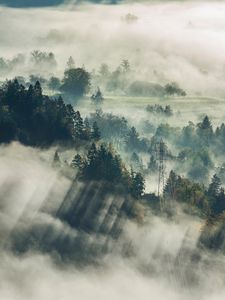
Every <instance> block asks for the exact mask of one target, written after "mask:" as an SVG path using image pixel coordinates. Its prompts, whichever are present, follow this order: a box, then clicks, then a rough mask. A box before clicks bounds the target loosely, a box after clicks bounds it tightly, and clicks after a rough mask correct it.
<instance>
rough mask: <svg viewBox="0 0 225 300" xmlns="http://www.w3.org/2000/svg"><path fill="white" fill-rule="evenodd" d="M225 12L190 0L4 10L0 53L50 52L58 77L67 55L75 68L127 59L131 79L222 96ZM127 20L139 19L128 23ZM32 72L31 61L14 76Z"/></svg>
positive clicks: (221, 6)
mask: <svg viewBox="0 0 225 300" xmlns="http://www.w3.org/2000/svg"><path fill="white" fill-rule="evenodd" d="M224 11H225V3H224V2H197V3H194V2H189V1H188V2H167V3H155V2H154V3H148V4H147V3H142V4H137V3H134V4H129V5H128V4H121V5H116V6H103V5H97V6H96V5H88V4H85V5H78V6H69V7H68V6H61V7H59V8H54V9H50V8H48V9H29V10H27V9H24V10H23V9H20V10H17V9H10V8H1V9H0V13H1V20H0V25H1V27H0V28H1V30H0V33H1V35H0V36H1V38H0V41H1V46H0V51H1V56H4V57H6V58H12V57H13V56H14V55H16V54H17V53H18V52H20V53H24V52H25V53H27V55H28V54H29V52H30V51H32V50H34V49H40V50H43V51H52V52H54V53H55V54H56V58H57V61H58V74H61V75H62V73H63V70H64V69H65V66H66V61H67V59H68V57H69V56H70V55H72V56H73V57H74V60H75V63H76V65H77V66H82V65H84V66H85V67H86V68H87V69H88V70H92V69H93V68H95V69H96V71H97V70H98V68H99V66H100V64H101V63H102V62H105V63H108V64H109V66H110V68H111V69H112V70H113V69H115V68H116V67H117V66H118V65H119V64H120V62H121V60H122V59H124V58H127V59H129V60H130V63H131V66H132V69H133V70H134V71H135V72H136V75H134V78H136V79H139V80H141V79H142V80H143V79H144V80H148V81H157V82H159V83H161V84H164V83H167V82H169V81H177V82H178V83H179V84H180V85H181V86H182V87H183V88H184V89H185V90H187V91H188V92H189V93H192V92H195V93H199V94H202V95H205V94H207V95H213V96H223V95H224V84H223V83H224V79H225V78H224V77H225V74H224V72H225V71H224V70H225V54H224V53H225V43H224V42H223V41H225V38H224V35H225V31H224V28H225V21H224ZM127 14H131V15H134V16H136V17H137V19H135V20H132V22H131V21H130V20H129V21H127V19H126V17H125V16H126V15H127ZM18 20H21V21H18ZM5 28H7V33H6V31H5ZM31 71H32V72H35V70H30V64H29V60H28V61H27V63H26V64H25V65H24V64H23V66H22V67H21V69H20V68H17V69H16V70H14V72H13V74H14V75H18V74H20V73H22V74H24V73H25V74H26V72H31ZM13 74H12V75H13Z"/></svg>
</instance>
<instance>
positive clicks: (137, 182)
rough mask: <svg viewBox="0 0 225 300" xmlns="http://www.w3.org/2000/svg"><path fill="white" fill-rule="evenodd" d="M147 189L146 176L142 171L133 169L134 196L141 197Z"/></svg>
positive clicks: (132, 184)
mask: <svg viewBox="0 0 225 300" xmlns="http://www.w3.org/2000/svg"><path fill="white" fill-rule="evenodd" d="M144 190H145V182H144V177H143V176H142V175H141V173H139V172H138V173H134V172H133V171H131V194H132V196H133V197H134V198H136V199H140V198H141V196H142V195H143V193H144Z"/></svg>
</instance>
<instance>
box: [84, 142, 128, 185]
mask: <svg viewBox="0 0 225 300" xmlns="http://www.w3.org/2000/svg"><path fill="white" fill-rule="evenodd" d="M122 169H123V167H122V164H121V160H120V157H119V156H118V155H114V154H113V151H112V150H111V149H110V147H106V146H105V145H101V146H100V147H99V148H96V145H95V144H92V146H91V148H90V150H89V151H88V155H87V164H86V166H85V168H84V170H83V175H84V178H86V179H91V180H106V181H110V182H120V181H121V180H122V178H123V170H122Z"/></svg>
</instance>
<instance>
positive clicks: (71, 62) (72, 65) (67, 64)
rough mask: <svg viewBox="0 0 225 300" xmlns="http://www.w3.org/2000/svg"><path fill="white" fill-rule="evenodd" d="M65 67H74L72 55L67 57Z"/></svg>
mask: <svg viewBox="0 0 225 300" xmlns="http://www.w3.org/2000/svg"><path fill="white" fill-rule="evenodd" d="M66 66H67V69H74V68H75V62H74V59H73V57H72V56H70V57H69V59H68V61H67V63H66Z"/></svg>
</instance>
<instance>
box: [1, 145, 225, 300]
mask: <svg viewBox="0 0 225 300" xmlns="http://www.w3.org/2000/svg"><path fill="white" fill-rule="evenodd" d="M0 151H1V156H0V163H1V170H0V178H1V254H0V298H1V299H6V300H22V299H23V300H26V299H32V300H36V299H45V300H49V299H55V298H60V299H65V300H70V299H82V300H83V299H84V300H86V299H100V300H101V299H105V298H106V297H107V298H108V299H115V298H116V299H121V300H122V299H123V300H126V299H137V298H140V297H141V298H142V299H164V298H165V295H166V298H167V299H173V300H174V299H187V300H189V299H210V300H211V299H215V300H216V299H223V297H224V296H225V289H224V276H223V272H224V257H223V256H220V254H217V255H213V253H210V252H209V251H207V250H204V249H201V248H199V247H198V238H199V235H200V234H201V230H202V228H203V226H204V222H203V221H202V220H200V219H199V218H198V217H191V216H188V215H185V214H184V213H183V212H182V209H181V208H179V207H177V213H176V214H175V215H174V217H173V218H172V219H170V218H167V217H166V216H164V217H157V216H154V215H153V214H152V213H151V212H150V211H143V208H142V207H141V206H140V207H139V214H140V216H141V218H140V222H139V223H137V222H133V221H127V222H125V224H124V230H123V234H122V236H121V237H120V238H119V240H117V241H116V240H114V241H113V242H112V244H111V246H110V248H109V251H108V252H107V253H106V254H105V255H103V256H101V257H100V258H98V257H97V258H96V260H95V263H94V264H93V263H91V264H86V263H85V262H82V261H80V262H79V263H78V265H77V263H76V262H71V261H70V262H69V263H68V261H66V260H64V259H63V260H62V259H60V256H59V254H57V253H56V252H54V251H53V252H51V253H45V254H44V253H42V252H39V251H38V250H37V249H35V248H31V249H30V250H29V251H28V252H26V253H24V254H19V253H17V251H15V249H14V251H11V250H10V244H11V243H12V242H13V240H12V238H11V237H12V232H13V231H14V230H17V234H21V233H22V232H23V231H25V230H27V228H30V227H31V226H32V225H33V224H34V223H35V222H37V220H39V222H41V223H40V224H39V225H38V226H39V228H41V226H46V227H48V226H52V227H54V231H55V232H54V234H53V236H52V237H51V238H52V239H53V242H54V237H57V236H60V235H63V234H67V235H68V234H69V235H70V236H71V237H72V238H73V237H75V236H76V234H77V232H76V230H75V229H72V228H71V227H69V226H68V225H66V223H64V222H62V221H60V220H59V219H57V218H56V217H54V216H53V215H50V214H48V213H44V212H43V211H42V212H41V210H40V208H41V206H42V204H43V202H44V201H45V200H46V199H48V201H50V203H53V204H54V206H55V207H58V205H59V204H60V203H61V201H62V200H63V198H64V197H65V194H66V192H67V191H68V189H69V187H70V182H69V180H68V178H67V177H65V176H64V175H62V174H59V172H58V171H57V170H56V169H55V168H52V166H51V159H50V158H51V157H52V155H53V153H54V151H55V149H54V148H53V149H50V150H48V151H41V150H34V149H31V148H27V147H24V146H21V145H19V144H17V143H13V144H11V145H9V146H5V147H1V149H0ZM24 157H27V159H26V160H24ZM10 236H11V237H10ZM13 238H18V236H16V237H15V236H14V237H13ZM89 238H90V239H92V240H93V236H92V234H90V237H89ZM95 238H97V236H96V237H94V239H95ZM97 241H98V239H97ZM97 243H98V242H97ZM86 246H87V247H88V244H87V245H86ZM90 255H91V254H90ZM86 258H87V257H86Z"/></svg>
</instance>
